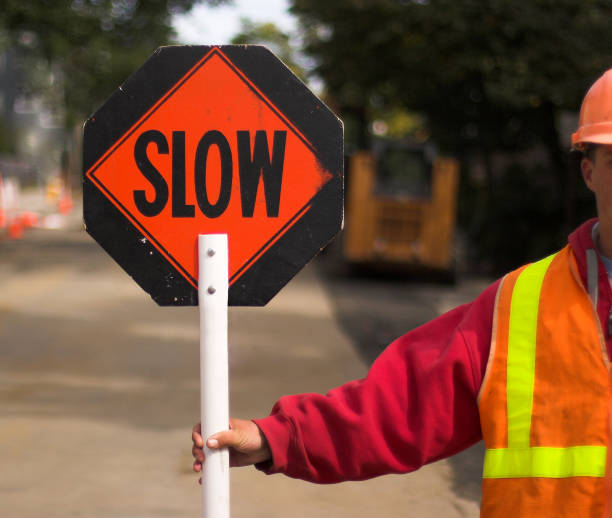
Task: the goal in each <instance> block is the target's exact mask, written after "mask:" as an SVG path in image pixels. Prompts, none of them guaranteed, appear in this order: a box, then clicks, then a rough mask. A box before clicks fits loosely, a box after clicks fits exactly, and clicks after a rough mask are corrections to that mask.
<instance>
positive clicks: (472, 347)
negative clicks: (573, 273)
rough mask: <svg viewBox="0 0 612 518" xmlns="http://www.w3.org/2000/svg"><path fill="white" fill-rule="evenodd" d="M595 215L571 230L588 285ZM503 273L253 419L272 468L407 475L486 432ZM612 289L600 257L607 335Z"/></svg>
mask: <svg viewBox="0 0 612 518" xmlns="http://www.w3.org/2000/svg"><path fill="white" fill-rule="evenodd" d="M595 221H596V220H590V221H588V222H586V223H585V224H583V225H582V226H581V227H579V228H578V229H577V230H576V231H575V232H574V233H573V234H571V235H570V237H569V242H570V245H571V246H572V248H573V250H574V253H575V255H576V259H577V261H578V266H579V270H580V275H581V277H582V280H583V284H584V285H585V286H586V285H587V283H586V258H585V251H586V249H587V248H594V245H593V241H592V239H591V229H592V226H593V224H594V222H595ZM499 282H500V281H499V280H498V281H496V282H494V283H493V284H492V285H491V286H489V287H488V288H487V289H486V290H485V291H484V292H482V294H481V295H480V296H479V297H478V298H477V299H476V300H474V301H473V302H471V303H469V304H464V305H462V306H459V307H457V308H455V309H453V310H451V311H449V312H448V313H445V314H444V315H441V316H440V317H438V318H436V319H434V320H432V321H430V322H429V323H427V324H425V325H422V326H421V327H418V328H417V329H414V330H413V331H410V332H409V333H406V334H405V335H403V336H402V337H400V338H398V339H397V340H395V341H394V342H393V343H391V345H389V346H388V347H387V348H386V349H385V351H383V353H382V354H381V355H380V356H379V357H378V359H377V360H376V361H375V362H374V364H373V365H372V367H371V369H370V371H369V373H368V375H367V377H366V378H365V379H361V380H355V381H351V382H349V383H346V384H345V385H342V386H341V387H338V388H336V389H333V390H332V391H330V392H329V393H328V394H327V395H325V396H324V395H320V394H301V395H296V396H286V397H283V398H281V399H280V400H279V401H278V402H277V403H276V404H275V405H274V408H273V409H272V413H271V415H270V416H269V417H267V418H264V419H259V420H255V423H256V424H257V425H258V426H259V427H260V429H261V430H262V431H263V433H264V435H265V436H266V439H267V440H268V443H269V445H270V449H271V451H272V457H273V459H272V462H271V463H268V465H266V466H260V468H261V469H264V470H265V471H266V472H267V473H279V472H280V473H284V474H286V475H288V476H290V477H295V478H300V479H304V480H308V481H311V482H318V483H331V482H341V481H343V480H363V479H367V478H371V477H375V476H378V475H384V474H389V473H407V472H410V471H414V470H416V469H418V468H420V467H421V466H422V465H423V464H426V463H429V462H433V461H435V460H438V459H442V458H445V457H449V456H450V455H453V454H455V453H457V452H459V451H461V450H463V449H465V448H467V447H468V446H471V445H472V444H474V443H476V442H478V441H479V440H480V439H481V438H482V434H481V431H480V418H479V415H478V406H477V403H476V398H477V395H478V391H479V390H480V385H481V382H482V379H483V377H484V373H485V369H486V366H487V360H488V358H489V349H490V344H491V328H492V321H493V308H494V303H495V295H496V292H497V288H498V286H499ZM611 300H612V290H611V289H610V283H609V281H608V276H607V272H606V271H605V268H604V267H603V264H601V261H600V264H599V304H598V313H599V316H600V319H601V321H602V329H603V330H604V335H605V336H606V337H608V338H607V340H608V351H610V345H611V343H612V341H611V340H610V338H609V334H608V314H609V312H610V305H611Z"/></svg>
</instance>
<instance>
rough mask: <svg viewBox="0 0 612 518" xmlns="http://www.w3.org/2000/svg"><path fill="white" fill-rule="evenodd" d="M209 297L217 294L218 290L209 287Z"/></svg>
mask: <svg viewBox="0 0 612 518" xmlns="http://www.w3.org/2000/svg"><path fill="white" fill-rule="evenodd" d="M206 291H207V292H208V293H209V295H212V294H213V293H215V292H216V291H217V290H216V289H215V287H214V286H209V287H208V289H207V290H206Z"/></svg>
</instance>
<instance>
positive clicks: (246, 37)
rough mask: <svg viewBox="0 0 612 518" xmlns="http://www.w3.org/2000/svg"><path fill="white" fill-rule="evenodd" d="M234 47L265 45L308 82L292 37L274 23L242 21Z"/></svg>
mask: <svg viewBox="0 0 612 518" xmlns="http://www.w3.org/2000/svg"><path fill="white" fill-rule="evenodd" d="M232 43H233V44H234V45H264V46H265V47H267V48H268V49H269V50H270V51H271V52H272V53H274V55H275V56H276V57H277V58H279V59H280V60H281V61H282V62H283V63H285V65H287V67H289V68H290V69H291V71H292V72H293V73H294V74H295V75H296V76H298V77H299V78H300V79H301V80H302V81H305V80H306V73H305V71H304V68H303V67H302V66H301V65H300V64H299V62H298V57H297V52H296V49H295V46H294V45H292V43H291V40H290V36H289V35H288V34H286V33H285V32H283V31H282V30H281V29H279V28H278V27H277V26H276V25H275V24H274V23H272V22H264V23H258V22H254V21H252V20H250V19H249V18H242V19H241V27H240V32H239V33H238V34H236V36H234V37H233V38H232Z"/></svg>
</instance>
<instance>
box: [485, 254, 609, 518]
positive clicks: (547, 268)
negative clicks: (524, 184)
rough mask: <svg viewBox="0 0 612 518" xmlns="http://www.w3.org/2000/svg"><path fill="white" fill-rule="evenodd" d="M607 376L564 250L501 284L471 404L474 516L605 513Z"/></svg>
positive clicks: (558, 517) (595, 329)
mask: <svg viewBox="0 0 612 518" xmlns="http://www.w3.org/2000/svg"><path fill="white" fill-rule="evenodd" d="M591 253H592V254H593V256H594V252H591ZM594 257H595V256H594ZM590 264H591V267H590V268H589V270H590V271H589V279H590V280H589V283H588V284H589V286H591V285H593V284H594V285H595V286H596V282H594V283H593V282H592V279H593V278H594V279H595V280H596V278H597V275H596V272H597V264H596V262H595V263H594V264H595V274H593V272H592V268H593V267H592V265H593V263H592V261H591V262H590ZM593 275H595V277H593ZM595 298H596V296H595ZM608 372H609V361H608V355H607V352H606V343H605V340H604V338H603V333H602V331H601V324H600V321H599V318H598V316H597V312H596V309H595V305H594V304H593V302H592V297H589V294H587V292H586V290H585V288H584V287H583V285H582V282H581V280H580V276H579V274H578V268H577V264H576V259H575V257H574V254H573V252H572V250H571V248H570V247H569V246H568V247H566V248H564V249H563V250H561V251H560V252H558V253H557V254H554V255H552V256H550V257H547V258H546V259H543V260H541V261H538V262H536V263H533V264H530V265H528V266H525V267H523V268H520V269H518V270H516V271H514V272H512V273H509V274H508V275H506V276H505V277H504V279H503V280H502V282H501V284H500V287H499V290H498V293H497V297H496V301H495V310H494V320H493V334H492V342H491V353H490V356H489V361H488V365H487V370H486V373H485V377H484V380H483V383H482V388H481V391H480V394H479V396H478V406H479V410H480V421H481V427H482V433H483V438H484V442H485V448H486V451H485V461H484V469H483V484H482V505H481V516H482V517H484V518H498V517H499V518H501V517H503V518H523V517H530V518H531V517H534V518H535V517H537V518H542V517H555V518H563V517H572V518H577V517H579V518H584V517H597V518H601V517H602V516H604V513H608V514H606V516H608V515H609V513H610V505H609V503H608V502H607V498H606V494H609V493H610V491H609V488H608V487H607V484H609V481H610V477H606V472H609V469H606V466H607V464H609V461H608V460H607V444H608V436H609V422H608V420H609V417H608V407H609V401H610V393H609V391H610V381H609V373H608Z"/></svg>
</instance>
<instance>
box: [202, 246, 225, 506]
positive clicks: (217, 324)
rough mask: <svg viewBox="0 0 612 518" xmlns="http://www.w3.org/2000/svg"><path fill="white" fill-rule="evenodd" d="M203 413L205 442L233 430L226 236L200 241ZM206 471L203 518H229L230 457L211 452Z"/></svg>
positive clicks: (203, 490)
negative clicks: (228, 349)
mask: <svg viewBox="0 0 612 518" xmlns="http://www.w3.org/2000/svg"><path fill="white" fill-rule="evenodd" d="M198 259H199V279H198V297H199V304H200V405H201V406H200V410H201V418H202V437H204V441H206V438H207V437H209V436H210V435H212V434H213V433H216V432H220V431H222V430H227V428H228V426H229V380H228V355H227V291H228V248H227V234H206V235H200V236H199V237H198ZM204 454H205V456H206V462H204V468H203V471H202V502H203V505H202V516H203V517H204V518H229V504H230V501H229V452H228V450H227V449H225V448H224V449H222V450H216V451H215V450H209V449H208V448H207V447H206V444H205V445H204Z"/></svg>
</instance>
